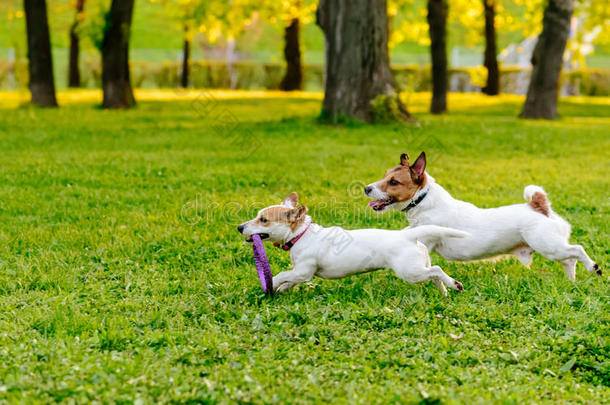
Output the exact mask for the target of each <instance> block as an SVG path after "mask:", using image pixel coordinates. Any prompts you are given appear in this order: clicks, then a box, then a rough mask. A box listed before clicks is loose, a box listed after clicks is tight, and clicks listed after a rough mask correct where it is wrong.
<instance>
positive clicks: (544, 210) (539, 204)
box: [528, 193, 551, 217]
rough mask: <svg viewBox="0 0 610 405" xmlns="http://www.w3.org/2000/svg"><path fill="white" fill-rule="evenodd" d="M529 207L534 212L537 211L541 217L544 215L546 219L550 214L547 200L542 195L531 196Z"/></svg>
mask: <svg viewBox="0 0 610 405" xmlns="http://www.w3.org/2000/svg"><path fill="white" fill-rule="evenodd" d="M528 204H529V205H530V207H532V209H533V210H534V211H538V212H539V213H541V214H542V215H546V216H547V217H548V216H549V214H550V213H551V206H550V204H549V200H547V199H546V196H545V195H544V194H543V193H534V195H533V196H532V201H530V202H529V203H528Z"/></svg>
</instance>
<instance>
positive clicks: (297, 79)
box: [280, 18, 303, 91]
mask: <svg viewBox="0 0 610 405" xmlns="http://www.w3.org/2000/svg"><path fill="white" fill-rule="evenodd" d="M299 29H300V27H299V19H298V18H293V19H292V21H291V22H290V25H288V26H287V27H286V28H285V29H284V58H285V59H286V74H285V75H284V78H283V79H282V83H280V90H284V91H293V90H301V89H302V88H303V67H302V66H301V47H300V45H299Z"/></svg>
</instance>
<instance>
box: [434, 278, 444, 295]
mask: <svg viewBox="0 0 610 405" xmlns="http://www.w3.org/2000/svg"><path fill="white" fill-rule="evenodd" d="M432 282H433V283H434V285H435V286H436V288H438V290H439V291H440V292H441V294H443V295H447V294H448V292H447V287H445V284H443V282H442V281H441V280H439V279H436V278H433V279H432Z"/></svg>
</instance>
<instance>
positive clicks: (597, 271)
mask: <svg viewBox="0 0 610 405" xmlns="http://www.w3.org/2000/svg"><path fill="white" fill-rule="evenodd" d="M593 271H594V272H595V274H597V275H598V276H601V275H602V269H600V268H599V264H597V263H595V264H594V265H593Z"/></svg>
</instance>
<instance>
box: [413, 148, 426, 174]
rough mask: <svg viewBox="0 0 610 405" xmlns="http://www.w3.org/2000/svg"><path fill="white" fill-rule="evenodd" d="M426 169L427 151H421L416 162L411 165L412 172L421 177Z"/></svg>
mask: <svg viewBox="0 0 610 405" xmlns="http://www.w3.org/2000/svg"><path fill="white" fill-rule="evenodd" d="M424 171H426V152H422V153H420V154H419V156H418V157H417V159H416V160H415V163H413V165H412V166H411V173H413V175H414V176H415V177H416V178H420V177H421V176H422V175H423V174H424Z"/></svg>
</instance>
